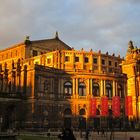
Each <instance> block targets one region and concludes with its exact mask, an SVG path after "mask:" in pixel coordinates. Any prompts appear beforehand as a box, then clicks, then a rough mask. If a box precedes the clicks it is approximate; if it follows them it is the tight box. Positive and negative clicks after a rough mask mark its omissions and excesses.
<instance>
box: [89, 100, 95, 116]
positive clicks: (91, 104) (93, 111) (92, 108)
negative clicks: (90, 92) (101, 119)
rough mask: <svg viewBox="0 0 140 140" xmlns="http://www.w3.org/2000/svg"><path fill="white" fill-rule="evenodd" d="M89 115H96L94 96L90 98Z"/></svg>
mask: <svg viewBox="0 0 140 140" xmlns="http://www.w3.org/2000/svg"><path fill="white" fill-rule="evenodd" d="M90 116H91V117H95V116H96V98H91V99H90Z"/></svg>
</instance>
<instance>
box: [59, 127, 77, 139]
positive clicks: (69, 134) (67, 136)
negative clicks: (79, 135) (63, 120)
mask: <svg viewBox="0 0 140 140" xmlns="http://www.w3.org/2000/svg"><path fill="white" fill-rule="evenodd" d="M58 138H59V139H61V140H76V138H75V136H74V134H73V131H72V130H71V129H70V128H66V129H64V130H63V132H62V134H61V135H59V136H58Z"/></svg>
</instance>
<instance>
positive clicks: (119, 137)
mask: <svg viewBox="0 0 140 140" xmlns="http://www.w3.org/2000/svg"><path fill="white" fill-rule="evenodd" d="M74 134H75V136H76V138H77V140H86V138H85V134H83V135H82V137H81V136H80V133H79V132H76V133H74ZM88 140H140V132H114V133H112V134H111V133H110V132H107V133H105V134H104V135H102V134H99V135H98V134H97V133H96V132H92V133H91V132H90V134H89V139H88Z"/></svg>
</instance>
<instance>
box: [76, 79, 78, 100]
mask: <svg viewBox="0 0 140 140" xmlns="http://www.w3.org/2000/svg"><path fill="white" fill-rule="evenodd" d="M76 98H78V78H76Z"/></svg>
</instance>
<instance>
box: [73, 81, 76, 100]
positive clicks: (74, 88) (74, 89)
mask: <svg viewBox="0 0 140 140" xmlns="http://www.w3.org/2000/svg"><path fill="white" fill-rule="evenodd" d="M72 87H73V88H72V96H73V98H75V96H76V87H75V78H73V79H72Z"/></svg>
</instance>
